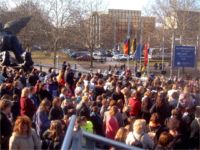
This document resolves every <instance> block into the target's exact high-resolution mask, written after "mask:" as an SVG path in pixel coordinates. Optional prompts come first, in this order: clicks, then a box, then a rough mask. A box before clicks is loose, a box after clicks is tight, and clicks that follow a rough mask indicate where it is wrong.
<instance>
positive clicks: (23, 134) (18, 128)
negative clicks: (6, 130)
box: [9, 116, 41, 150]
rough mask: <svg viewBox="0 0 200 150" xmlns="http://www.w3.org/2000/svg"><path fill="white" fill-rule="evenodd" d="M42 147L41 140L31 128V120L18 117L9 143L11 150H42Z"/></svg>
mask: <svg viewBox="0 0 200 150" xmlns="http://www.w3.org/2000/svg"><path fill="white" fill-rule="evenodd" d="M40 147H41V143H40V139H39V137H38V136H37V134H36V132H35V130H34V129H32V128H31V120H30V119H29V118H28V117H27V116H20V117H18V118H17V120H16V121H15V125H14V129H13V134H12V136H11V138H10V141H9V150H16V149H18V150H27V149H40Z"/></svg>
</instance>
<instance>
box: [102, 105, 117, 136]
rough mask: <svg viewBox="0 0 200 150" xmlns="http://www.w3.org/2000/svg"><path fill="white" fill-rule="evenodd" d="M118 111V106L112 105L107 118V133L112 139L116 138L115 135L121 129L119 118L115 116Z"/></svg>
mask: <svg viewBox="0 0 200 150" xmlns="http://www.w3.org/2000/svg"><path fill="white" fill-rule="evenodd" d="M117 112H118V108H117V107H116V106H112V107H111V109H110V111H109V116H108V117H107V118H106V125H105V135H106V137H107V138H110V139H114V138H115V135H116V133H117V131H118V129H119V124H118V121H117V118H116V117H115V115H116V113H117Z"/></svg>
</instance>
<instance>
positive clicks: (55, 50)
mask: <svg viewBox="0 0 200 150" xmlns="http://www.w3.org/2000/svg"><path fill="white" fill-rule="evenodd" d="M57 43H58V39H57V38H56V40H55V43H54V53H53V67H54V68H56V55H57Z"/></svg>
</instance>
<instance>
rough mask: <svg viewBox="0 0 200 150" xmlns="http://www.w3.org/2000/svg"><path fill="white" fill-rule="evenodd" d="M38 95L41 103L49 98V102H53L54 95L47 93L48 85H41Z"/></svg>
mask: <svg viewBox="0 0 200 150" xmlns="http://www.w3.org/2000/svg"><path fill="white" fill-rule="evenodd" d="M37 94H38V98H39V100H40V101H42V100H44V99H45V98H47V99H48V100H49V101H52V95H51V94H50V92H48V91H47V85H46V84H41V85H40V90H39V92H38V93H37Z"/></svg>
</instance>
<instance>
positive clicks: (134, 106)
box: [129, 91, 141, 118]
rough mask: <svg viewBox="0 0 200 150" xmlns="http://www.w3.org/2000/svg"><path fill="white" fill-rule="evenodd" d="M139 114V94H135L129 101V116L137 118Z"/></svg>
mask: <svg viewBox="0 0 200 150" xmlns="http://www.w3.org/2000/svg"><path fill="white" fill-rule="evenodd" d="M140 113H141V94H140V92H138V91H137V92H135V93H134V94H133V96H132V97H131V98H130V99H129V115H130V116H134V117H136V118H138V117H139V116H140Z"/></svg>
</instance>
